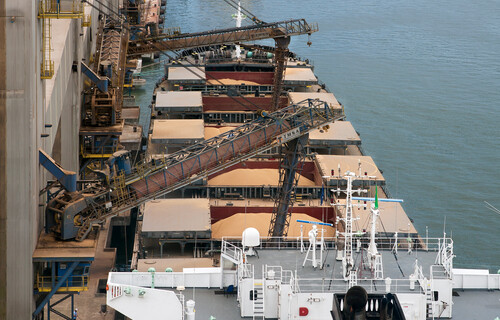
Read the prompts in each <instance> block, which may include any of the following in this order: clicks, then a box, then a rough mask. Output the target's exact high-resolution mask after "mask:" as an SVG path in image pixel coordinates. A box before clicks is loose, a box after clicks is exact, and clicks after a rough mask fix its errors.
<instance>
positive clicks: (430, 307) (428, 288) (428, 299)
mask: <svg viewBox="0 0 500 320" xmlns="http://www.w3.org/2000/svg"><path fill="white" fill-rule="evenodd" d="M424 284H425V303H426V305H427V308H426V311H427V314H426V318H427V319H434V297H433V294H432V285H431V284H432V281H431V280H427V279H425V278H424Z"/></svg>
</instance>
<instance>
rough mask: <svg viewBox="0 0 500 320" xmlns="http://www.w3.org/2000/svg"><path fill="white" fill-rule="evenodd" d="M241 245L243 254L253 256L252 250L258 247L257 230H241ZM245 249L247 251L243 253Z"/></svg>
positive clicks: (258, 235) (258, 236)
mask: <svg viewBox="0 0 500 320" xmlns="http://www.w3.org/2000/svg"><path fill="white" fill-rule="evenodd" d="M241 244H242V245H243V252H245V254H246V255H247V256H254V255H255V250H254V249H253V248H254V247H258V246H260V233H259V230H257V229H255V228H246V229H245V230H243V234H242V235H241ZM245 248H248V250H246V251H245Z"/></svg>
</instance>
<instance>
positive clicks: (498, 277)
mask: <svg viewBox="0 0 500 320" xmlns="http://www.w3.org/2000/svg"><path fill="white" fill-rule="evenodd" d="M453 288H454V289H487V290H500V274H490V273H489V271H488V270H474V269H454V270H453Z"/></svg>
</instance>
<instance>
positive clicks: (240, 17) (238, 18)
mask: <svg viewBox="0 0 500 320" xmlns="http://www.w3.org/2000/svg"><path fill="white" fill-rule="evenodd" d="M246 17H247V16H245V15H244V14H241V5H240V2H239V1H238V12H237V13H236V14H233V19H236V28H240V27H241V21H243V19H245V18H246ZM235 53H236V58H237V59H238V60H240V59H241V47H240V45H239V44H237V45H236V50H235Z"/></svg>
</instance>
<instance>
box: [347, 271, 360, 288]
mask: <svg viewBox="0 0 500 320" xmlns="http://www.w3.org/2000/svg"><path fill="white" fill-rule="evenodd" d="M357 284H358V274H357V273H356V271H355V270H354V269H353V270H351V271H350V272H349V288H352V287H354V286H356V285H357Z"/></svg>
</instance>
